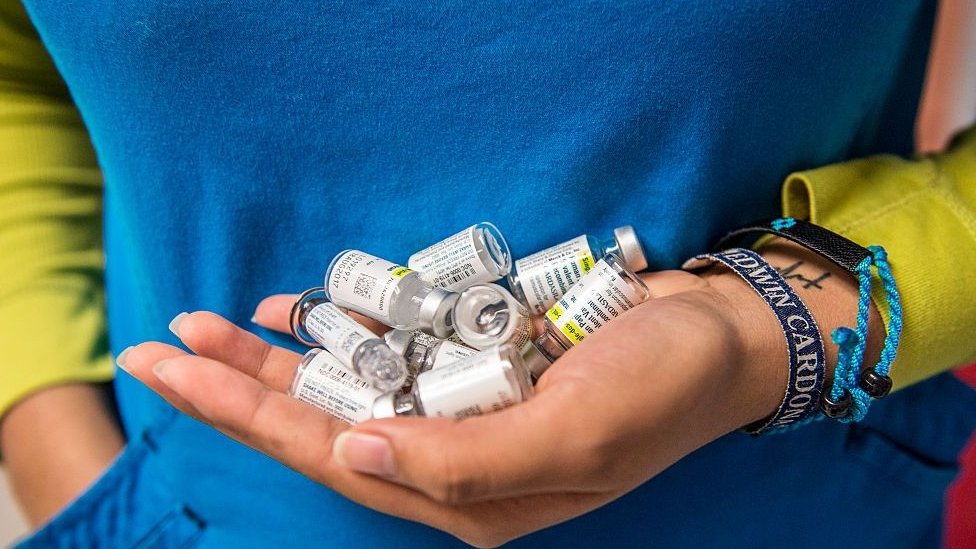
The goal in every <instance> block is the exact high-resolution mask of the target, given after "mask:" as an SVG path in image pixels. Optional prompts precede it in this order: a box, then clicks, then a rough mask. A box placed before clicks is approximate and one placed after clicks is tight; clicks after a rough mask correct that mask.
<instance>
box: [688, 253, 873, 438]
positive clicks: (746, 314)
mask: <svg viewBox="0 0 976 549" xmlns="http://www.w3.org/2000/svg"><path fill="white" fill-rule="evenodd" d="M759 253H760V255H762V256H763V258H764V259H766V261H768V262H769V263H770V265H772V266H773V267H774V268H776V269H777V270H778V271H779V272H780V274H782V275H783V277H784V278H785V279H786V281H787V282H788V283H789V284H790V286H791V287H792V288H793V290H794V291H795V292H796V294H797V295H798V296H799V297H800V299H802V300H803V302H804V304H805V305H806V306H807V308H808V309H809V310H810V313H811V314H812V315H813V318H814V320H816V322H817V325H818V327H819V329H820V335H821V338H822V339H823V342H824V351H825V355H826V364H825V384H824V387H825V388H829V387H830V386H831V383H832V382H833V372H834V367H835V366H836V364H837V351H838V347H837V345H835V344H833V343H832V342H831V338H830V334H831V332H833V331H834V330H835V329H836V328H838V327H841V326H848V327H852V326H854V323H855V319H856V317H857V301H858V284H857V281H856V280H855V279H854V277H852V276H851V275H850V273H848V272H847V271H845V270H844V269H842V268H840V267H838V266H837V265H835V264H834V263H832V262H830V261H829V260H827V259H825V258H823V257H822V256H820V255H817V254H816V253H814V252H811V251H810V250H808V249H806V248H804V247H802V246H800V245H798V244H795V243H793V242H789V241H786V240H782V239H775V240H772V241H770V242H768V243H766V244H765V245H763V246H762V247H761V249H760V250H759ZM702 276H703V277H704V278H705V280H707V281H708V283H709V284H710V285H711V286H713V287H714V288H716V289H717V290H718V292H719V293H720V294H722V295H724V296H725V298H726V300H727V302H728V304H729V306H728V311H729V314H730V315H731V316H732V317H733V318H732V319H731V320H730V321H729V322H730V323H731V324H733V325H736V326H738V327H739V331H740V335H739V340H740V341H741V342H742V348H743V349H744V352H746V353H748V355H749V356H748V357H747V358H746V360H744V361H742V362H743V363H744V365H745V369H744V371H743V376H742V377H741V379H740V383H739V384H738V386H737V387H736V388H735V389H734V391H735V392H736V394H738V395H747V396H746V399H745V400H743V401H732V404H731V406H734V407H735V408H736V409H734V410H729V413H730V417H745V418H748V422H749V423H751V422H753V421H757V420H759V419H762V418H764V417H766V416H769V415H770V414H771V413H772V412H773V411H774V410H775V409H776V407H777V406H778V405H779V404H780V401H781V400H782V398H783V392H784V388H785V387H786V384H787V379H788V375H789V371H788V368H787V364H788V354H787V343H786V340H785V337H784V335H783V332H782V329H781V328H780V326H779V324H778V322H777V320H776V317H775V316H774V315H773V313H772V312H771V311H770V310H769V307H768V306H767V305H766V303H765V302H764V301H763V299H762V298H760V297H759V296H758V295H757V294H756V293H755V291H754V290H753V289H752V288H751V287H750V286H749V285H748V284H746V283H745V282H744V281H743V280H742V279H741V278H739V276H738V275H736V274H734V273H733V272H731V271H730V270H728V269H726V268H724V267H713V268H711V269H709V270H708V271H706V272H704V273H702ZM868 328H869V329H868V342H867V349H866V351H865V356H864V365H865V367H867V366H871V365H873V364H875V363H876V362H877V360H878V357H879V356H880V354H881V348H882V346H883V344H884V337H885V329H884V323H883V322H882V319H881V315H880V314H879V313H878V310H877V308H876V307H875V306H874V305H873V304H872V305H871V307H870V320H869V326H868ZM740 422H741V421H740ZM743 424H744V423H743Z"/></svg>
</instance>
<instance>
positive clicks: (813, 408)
mask: <svg viewBox="0 0 976 549" xmlns="http://www.w3.org/2000/svg"><path fill="white" fill-rule="evenodd" d="M716 262H717V263H721V264H723V265H725V266H726V267H728V268H730V269H732V271H733V272H734V273H735V274H737V275H739V276H740V277H741V278H742V279H743V280H745V281H746V282H748V283H749V285H750V286H752V289H753V290H755V291H756V293H757V294H759V296H760V297H762V298H763V300H765V301H766V304H767V305H769V308H770V309H771V310H772V311H773V314H775V315H776V318H777V319H778V320H779V323H780V326H781V327H782V328H783V336H784V337H785V338H786V346H787V348H788V349H789V355H790V361H789V381H788V383H787V385H786V391H785V394H784V395H783V400H782V402H781V403H780V405H779V408H777V410H776V412H775V413H773V415H772V416H770V417H768V418H766V419H763V420H760V421H757V422H755V423H752V424H750V425H746V426H745V427H744V428H743V430H744V431H745V432H747V433H750V434H754V435H758V434H761V433H763V432H765V431H767V430H770V429H781V428H786V427H789V426H791V425H793V424H795V423H797V422H803V421H804V420H806V419H807V418H808V417H810V416H811V415H813V414H815V413H816V412H817V410H818V404H819V401H820V394H821V390H822V388H823V381H824V369H825V365H824V363H825V361H826V360H825V355H824V346H823V341H822V340H821V338H820V328H819V327H818V326H817V322H816V320H814V318H813V315H811V314H810V311H809V310H808V309H807V307H806V305H805V304H804V303H803V300H802V299H800V296H798V295H796V293H795V292H794V291H793V288H791V287H790V285H789V283H787V282H786V279H784V278H783V276H782V275H780V274H779V273H778V272H776V269H775V268H773V267H772V266H771V265H770V264H769V263H767V262H766V260H765V259H763V258H762V256H760V255H759V254H757V253H756V252H754V251H752V250H748V249H744V248H734V249H731V250H725V251H723V252H718V253H714V254H703V255H698V256H695V257H693V258H691V259H689V260H688V261H686V262H685V264H684V265H682V268H683V269H688V270H691V269H698V268H701V267H704V266H706V265H708V264H710V263H716Z"/></svg>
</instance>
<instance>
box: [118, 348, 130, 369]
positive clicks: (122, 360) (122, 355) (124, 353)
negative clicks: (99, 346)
mask: <svg viewBox="0 0 976 549" xmlns="http://www.w3.org/2000/svg"><path fill="white" fill-rule="evenodd" d="M131 350H132V347H126V348H125V349H122V352H121V353H119V356H117V357H115V363H116V364H118V365H119V368H122V370H124V371H126V372H128V371H129V369H128V368H126V367H125V361H126V358H127V357H128V355H129V351H131Z"/></svg>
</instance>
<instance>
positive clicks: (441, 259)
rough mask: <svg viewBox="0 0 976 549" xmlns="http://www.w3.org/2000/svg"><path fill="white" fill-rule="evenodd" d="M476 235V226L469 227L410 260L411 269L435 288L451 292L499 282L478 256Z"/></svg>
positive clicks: (416, 254) (408, 263)
mask: <svg viewBox="0 0 976 549" xmlns="http://www.w3.org/2000/svg"><path fill="white" fill-rule="evenodd" d="M476 232H477V227H476V226H472V227H468V228H467V229H464V230H463V231H461V232H459V233H457V234H455V235H453V236H450V237H448V238H446V239H444V240H442V241H440V242H438V243H437V244H434V245H433V246H431V247H429V248H427V249H425V250H421V251H419V252H417V253H415V254H413V255H412V256H410V259H409V260H408V261H407V266H408V267H410V269H412V270H414V271H418V272H419V273H420V278H422V279H424V280H425V281H427V282H429V283H430V284H431V285H433V286H440V287H442V288H447V289H449V290H460V289H464V288H466V287H468V286H472V285H474V284H478V283H479V282H492V281H494V280H498V276H497V275H493V274H492V273H491V271H489V269H488V266H486V265H485V264H484V262H483V261H482V260H481V258H480V257H479V256H478V246H479V243H478V241H477V238H476V237H475V234H476Z"/></svg>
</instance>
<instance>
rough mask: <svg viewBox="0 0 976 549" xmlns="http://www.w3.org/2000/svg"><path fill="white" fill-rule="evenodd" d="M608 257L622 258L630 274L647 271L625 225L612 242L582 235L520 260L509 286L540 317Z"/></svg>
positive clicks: (634, 235)
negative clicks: (603, 258) (608, 255)
mask: <svg viewBox="0 0 976 549" xmlns="http://www.w3.org/2000/svg"><path fill="white" fill-rule="evenodd" d="M609 253H612V254H615V255H617V256H618V257H620V258H622V259H623V261H624V263H625V264H626V265H627V267H628V268H629V269H630V270H631V271H634V272H637V271H642V270H644V269H646V268H647V258H646V257H645V255H644V248H643V247H641V244H640V241H639V240H638V239H637V233H636V232H635V231H634V228H633V227H631V226H630V225H625V226H623V227H617V228H616V229H614V231H613V238H612V239H608V240H605V241H601V240H599V239H597V238H596V237H593V236H589V235H581V236H578V237H576V238H574V239H572V240H568V241H566V242H563V243H562V244H557V245H555V246H552V247H551V248H546V249H545V250H542V251H540V252H536V253H534V254H532V255H530V256H528V257H524V258H522V259H519V260H518V261H516V262H515V265H514V267H513V268H512V272H511V274H509V275H508V286H509V288H511V289H512V294H513V295H514V296H515V297H516V298H517V299H518V300H519V301H521V302H522V303H524V304H525V305H527V306H528V307H529V310H531V312H532V314H539V315H541V314H543V313H545V312H546V310H547V309H549V307H551V306H552V304H553V303H555V302H556V301H557V300H558V299H559V298H560V297H562V296H563V295H564V294H565V293H566V292H568V291H569V289H570V288H571V287H572V286H573V284H576V283H577V282H578V281H579V280H580V279H581V278H583V275H585V274H586V273H588V272H589V271H590V269H592V268H593V266H594V265H595V264H596V260H597V259H599V258H601V257H603V256H605V255H606V254H609Z"/></svg>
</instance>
